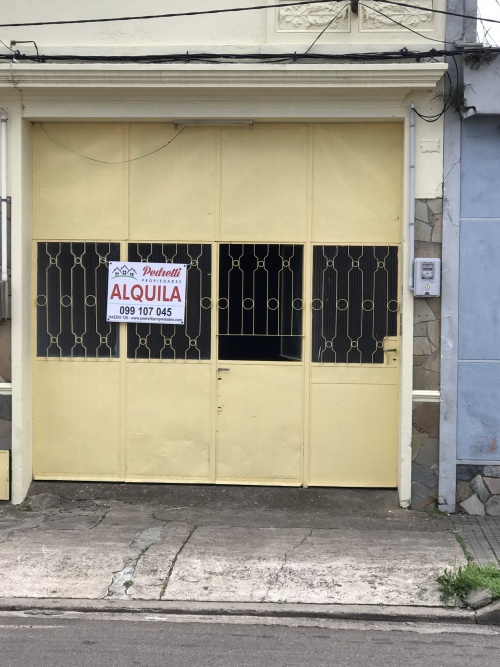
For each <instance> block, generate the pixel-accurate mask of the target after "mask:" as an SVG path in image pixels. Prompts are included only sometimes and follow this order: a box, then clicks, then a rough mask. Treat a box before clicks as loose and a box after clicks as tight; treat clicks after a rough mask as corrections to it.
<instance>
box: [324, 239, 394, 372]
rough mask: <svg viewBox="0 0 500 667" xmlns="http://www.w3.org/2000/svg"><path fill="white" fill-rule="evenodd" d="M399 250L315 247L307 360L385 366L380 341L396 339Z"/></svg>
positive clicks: (389, 248) (376, 247) (392, 248)
mask: <svg viewBox="0 0 500 667" xmlns="http://www.w3.org/2000/svg"><path fill="white" fill-rule="evenodd" d="M397 286H398V249H397V247H395V246H315V247H314V250H313V295H312V296H313V299H312V310H313V317H312V361H313V362H321V363H358V364H359V363H362V364H365V363H368V364H382V363H384V338H385V337H386V336H396V335H397V321H398V315H397V313H398V310H399V304H398V300H397V298H398V297H397V295H398V287H397Z"/></svg>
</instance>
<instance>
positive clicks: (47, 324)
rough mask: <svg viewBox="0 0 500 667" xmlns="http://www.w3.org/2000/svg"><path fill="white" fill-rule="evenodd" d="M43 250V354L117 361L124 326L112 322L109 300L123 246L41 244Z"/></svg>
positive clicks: (40, 280)
mask: <svg viewBox="0 0 500 667" xmlns="http://www.w3.org/2000/svg"><path fill="white" fill-rule="evenodd" d="M37 249H38V263H37V297H36V304H37V355H38V356H39V357H59V358H60V357H85V358H95V357H117V356H118V326H117V325H116V324H112V323H110V322H106V300H107V290H108V262H109V261H111V260H118V259H120V245H119V243H83V242H40V243H38V248H37Z"/></svg>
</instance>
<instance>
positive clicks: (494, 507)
mask: <svg viewBox="0 0 500 667" xmlns="http://www.w3.org/2000/svg"><path fill="white" fill-rule="evenodd" d="M457 508H458V509H461V510H462V511H464V512H466V513H467V514H474V515H476V516H485V515H486V514H488V515H490V516H500V465H487V466H481V465H458V466H457Z"/></svg>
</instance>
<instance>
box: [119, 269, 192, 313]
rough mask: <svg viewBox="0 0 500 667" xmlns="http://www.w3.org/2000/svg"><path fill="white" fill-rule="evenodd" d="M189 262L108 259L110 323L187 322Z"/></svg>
mask: <svg viewBox="0 0 500 667" xmlns="http://www.w3.org/2000/svg"><path fill="white" fill-rule="evenodd" d="M185 295H186V265H185V264H145V263H143V262H109V283H108V310H107V314H106V320H107V321H108V322H138V323H140V324H184V313H185V309H186V299H185Z"/></svg>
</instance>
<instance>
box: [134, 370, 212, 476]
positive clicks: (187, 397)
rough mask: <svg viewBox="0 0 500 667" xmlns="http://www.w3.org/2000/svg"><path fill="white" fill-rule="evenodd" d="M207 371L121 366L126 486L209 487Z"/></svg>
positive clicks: (208, 386)
mask: <svg viewBox="0 0 500 667" xmlns="http://www.w3.org/2000/svg"><path fill="white" fill-rule="evenodd" d="M210 369H211V366H210V364H209V363H177V364H176V363H172V362H166V363H155V362H153V363H148V362H136V363H134V362H128V363H127V406H128V409H127V416H126V419H127V448H126V460H127V473H126V479H127V480H133V481H150V482H160V481H163V482H166V481H172V482H175V481H177V482H179V481H182V482H189V481H191V482H209V481H210V440H211V438H210V426H211V415H210V412H211V404H210V388H211V380H210Z"/></svg>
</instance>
